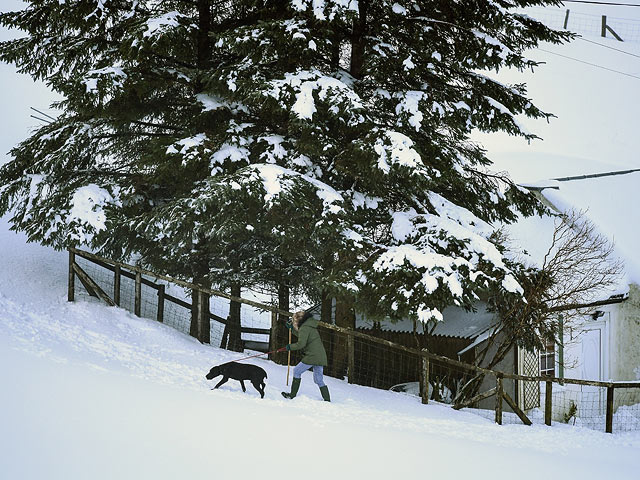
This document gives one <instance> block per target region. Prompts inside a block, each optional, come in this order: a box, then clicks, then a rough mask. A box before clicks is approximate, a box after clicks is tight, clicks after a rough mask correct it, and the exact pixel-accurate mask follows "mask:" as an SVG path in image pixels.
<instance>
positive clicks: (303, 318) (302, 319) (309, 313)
mask: <svg viewBox="0 0 640 480" xmlns="http://www.w3.org/2000/svg"><path fill="white" fill-rule="evenodd" d="M311 317H313V313H311V312H310V311H308V310H305V312H304V315H302V318H301V319H300V323H302V322H306V321H307V320H309V319H310V318H311Z"/></svg>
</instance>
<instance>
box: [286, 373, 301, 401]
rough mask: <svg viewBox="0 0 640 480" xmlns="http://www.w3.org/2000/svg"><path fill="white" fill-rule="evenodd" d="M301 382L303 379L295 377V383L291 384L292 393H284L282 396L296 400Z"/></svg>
mask: <svg viewBox="0 0 640 480" xmlns="http://www.w3.org/2000/svg"><path fill="white" fill-rule="evenodd" d="M301 380H302V379H301V378H296V377H293V381H292V382H291V392H282V396H283V397H284V398H288V399H292V398H295V396H296V395H297V394H298V389H299V388H300V381H301Z"/></svg>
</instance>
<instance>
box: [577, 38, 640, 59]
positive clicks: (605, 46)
mask: <svg viewBox="0 0 640 480" xmlns="http://www.w3.org/2000/svg"><path fill="white" fill-rule="evenodd" d="M578 40H582V41H583V42H589V43H593V44H594V45H600V46H601V47H604V48H608V49H609V50H615V51H616V52H620V53H624V54H626V55H631V56H632V57H637V58H640V55H636V54H635V53H631V52H627V51H625V50H620V49H619V48H616V47H610V46H609V45H605V44H604V43H598V42H594V41H593V40H587V39H586V38H583V37H578Z"/></svg>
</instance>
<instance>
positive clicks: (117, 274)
mask: <svg viewBox="0 0 640 480" xmlns="http://www.w3.org/2000/svg"><path fill="white" fill-rule="evenodd" d="M121 278H122V272H121V271H120V265H116V266H115V268H114V272H113V303H115V304H116V305H117V306H120V279H121Z"/></svg>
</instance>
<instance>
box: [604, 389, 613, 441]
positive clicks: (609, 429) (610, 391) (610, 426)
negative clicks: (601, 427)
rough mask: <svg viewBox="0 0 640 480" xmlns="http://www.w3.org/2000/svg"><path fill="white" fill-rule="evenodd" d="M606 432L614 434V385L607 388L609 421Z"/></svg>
mask: <svg viewBox="0 0 640 480" xmlns="http://www.w3.org/2000/svg"><path fill="white" fill-rule="evenodd" d="M605 431H606V432H607V433H613V385H610V386H608V387H607V421H606V427H605Z"/></svg>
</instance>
